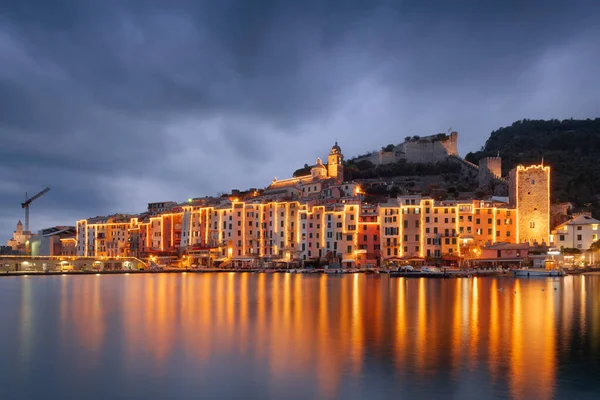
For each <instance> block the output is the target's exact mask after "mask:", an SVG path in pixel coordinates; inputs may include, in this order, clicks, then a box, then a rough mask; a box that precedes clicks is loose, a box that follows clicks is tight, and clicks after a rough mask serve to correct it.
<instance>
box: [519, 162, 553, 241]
mask: <svg viewBox="0 0 600 400" xmlns="http://www.w3.org/2000/svg"><path fill="white" fill-rule="evenodd" d="M509 179H510V185H509V187H510V190H509V197H510V203H511V204H513V205H515V206H516V208H517V214H518V215H517V236H518V238H519V242H529V243H534V242H537V243H539V244H541V243H548V241H549V237H550V167H548V166H543V165H532V166H529V167H523V166H518V167H517V168H515V169H513V170H512V171H511V172H510V177H509Z"/></svg>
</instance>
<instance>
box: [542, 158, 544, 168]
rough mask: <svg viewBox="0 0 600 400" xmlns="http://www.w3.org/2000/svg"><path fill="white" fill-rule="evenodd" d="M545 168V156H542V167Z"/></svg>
mask: <svg viewBox="0 0 600 400" xmlns="http://www.w3.org/2000/svg"><path fill="white" fill-rule="evenodd" d="M543 166H544V156H542V167H543Z"/></svg>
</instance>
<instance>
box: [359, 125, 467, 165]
mask: <svg viewBox="0 0 600 400" xmlns="http://www.w3.org/2000/svg"><path fill="white" fill-rule="evenodd" d="M448 156H458V132H452V133H451V134H450V135H445V136H444V137H440V135H430V136H424V137H422V138H420V139H418V140H409V141H405V142H403V143H401V144H399V145H397V146H396V147H395V148H394V151H383V150H381V151H376V152H374V153H370V154H365V155H364V156H360V157H357V158H355V159H354V161H355V162H359V161H370V162H371V163H373V164H374V165H384V164H392V163H395V162H398V161H400V160H406V161H408V162H411V163H437V162H440V161H444V160H446V159H447V158H448Z"/></svg>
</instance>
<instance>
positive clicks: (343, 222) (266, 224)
mask: <svg viewBox="0 0 600 400" xmlns="http://www.w3.org/2000/svg"><path fill="white" fill-rule="evenodd" d="M343 172H344V170H343V154H342V151H341V148H340V147H339V146H338V144H337V143H336V144H335V145H334V146H333V147H332V148H331V151H330V153H329V155H328V158H327V165H324V164H323V163H322V162H321V160H320V159H319V160H317V163H316V165H315V166H313V167H312V169H311V172H310V174H307V175H303V176H297V177H294V178H289V179H284V180H274V181H273V182H272V183H271V185H270V186H269V187H268V188H267V189H265V190H264V191H261V192H259V191H256V190H254V191H251V192H249V193H247V194H245V195H243V194H242V193H240V192H236V193H235V195H236V196H235V197H233V196H232V197H230V198H223V197H221V198H203V199H190V200H188V201H187V202H185V203H182V204H164V203H151V204H157V206H156V207H154V206H153V207H149V211H148V212H146V213H144V214H141V215H122V214H117V215H113V216H110V217H96V218H90V219H86V220H80V221H77V224H76V231H77V232H76V252H77V255H79V256H88V257H138V258H142V259H157V258H170V259H183V258H184V257H185V258H186V259H187V260H188V262H189V263H190V264H197V265H204V266H214V265H221V266H226V265H228V264H229V263H233V265H236V264H235V263H236V262H242V263H248V264H249V265H255V264H256V263H260V262H263V261H296V262H305V263H316V264H323V263H326V264H330V265H331V264H333V265H341V266H367V265H371V266H376V265H381V264H386V263H390V262H413V261H422V262H425V261H431V262H437V263H445V264H447V263H456V262H459V261H461V260H467V259H477V258H480V257H481V251H482V249H483V248H485V247H486V246H489V245H493V244H496V243H522V242H531V241H534V240H536V241H539V242H543V241H545V242H547V241H548V235H547V234H545V232H548V233H549V229H548V227H549V221H548V218H549V213H548V210H549V204H545V201H546V200H548V199H549V169H548V168H547V167H538V166H534V167H527V168H525V167H518V168H517V169H516V175H515V177H516V179H518V182H516V185H515V191H514V193H513V196H512V197H511V199H512V200H513V202H512V204H509V203H507V202H503V201H499V200H497V199H496V200H452V201H436V200H434V199H433V198H430V197H421V196H418V195H417V196H401V197H397V198H392V199H389V200H388V201H387V202H386V203H380V204H370V203H365V202H363V193H362V190H361V187H360V185H359V184H358V183H356V182H343ZM534 181H535V182H534ZM159 209H164V210H163V211H157V210H159ZM524 221H525V222H524ZM531 221H534V222H535V225H534V224H529V222H531ZM544 235H545V236H544Z"/></svg>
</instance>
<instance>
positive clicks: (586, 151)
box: [465, 118, 600, 211]
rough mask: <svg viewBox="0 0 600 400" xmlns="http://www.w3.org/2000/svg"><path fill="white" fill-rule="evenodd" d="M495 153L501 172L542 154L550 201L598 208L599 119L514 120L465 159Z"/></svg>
mask: <svg viewBox="0 0 600 400" xmlns="http://www.w3.org/2000/svg"><path fill="white" fill-rule="evenodd" d="M498 152H499V153H500V156H501V157H502V172H503V175H505V174H507V173H508V171H509V170H510V169H512V168H514V167H515V166H516V165H518V164H539V163H540V162H541V160H542V157H543V159H544V163H545V164H548V165H550V166H551V167H552V175H551V178H552V201H572V202H574V203H576V205H577V206H579V207H585V206H586V204H590V207H591V209H592V210H593V211H598V210H599V209H600V207H599V201H598V195H600V162H599V161H598V155H599V152H600V118H596V119H593V120H591V119H587V120H573V119H570V120H564V121H559V120H550V121H544V120H522V121H517V122H515V123H513V124H512V125H511V126H508V127H505V128H500V129H498V130H496V131H494V132H492V133H491V135H490V137H489V139H488V140H487V141H486V143H485V146H484V147H483V148H482V149H481V150H480V151H478V152H474V153H469V154H467V156H466V157H465V158H466V159H467V160H468V161H471V162H473V163H477V162H478V161H479V159H481V158H482V157H487V156H495V155H497V154H498Z"/></svg>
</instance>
